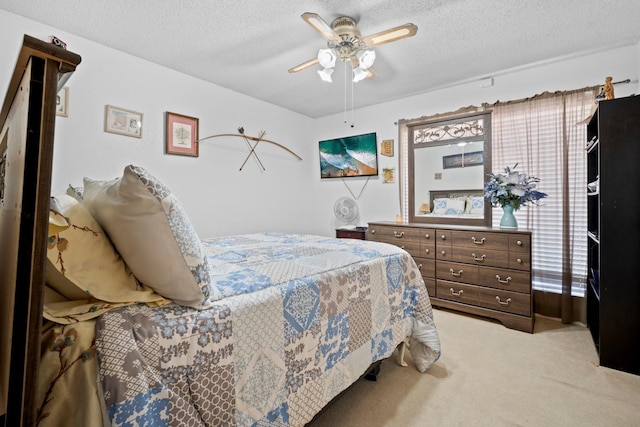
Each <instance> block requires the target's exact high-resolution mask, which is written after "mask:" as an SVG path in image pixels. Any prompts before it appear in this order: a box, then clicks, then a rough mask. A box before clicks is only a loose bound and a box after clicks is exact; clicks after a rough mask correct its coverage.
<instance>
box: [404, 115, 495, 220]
mask: <svg viewBox="0 0 640 427" xmlns="http://www.w3.org/2000/svg"><path fill="white" fill-rule="evenodd" d="M475 119H481V120H482V126H483V132H482V138H480V137H479V135H472V136H464V132H462V134H463V135H462V136H460V137H454V138H452V139H447V140H444V141H442V140H440V141H437V140H434V141H431V142H424V143H420V145H419V146H416V143H415V142H414V132H415V131H416V130H419V129H422V128H424V127H429V128H442V131H443V132H446V131H447V130H449V129H450V128H451V126H455V125H460V124H464V123H466V122H470V121H473V120H475ZM407 129H408V138H409V143H408V150H407V160H408V162H407V163H408V181H409V191H408V193H409V194H408V204H409V222H414V223H427V224H456V225H474V226H486V227H490V226H491V224H492V218H491V212H492V206H491V204H490V203H489V201H488V200H487V199H486V198H485V200H484V218H469V219H465V218H443V217H438V218H427V217H421V216H416V214H415V212H416V200H415V199H416V197H415V183H414V176H415V175H414V173H415V164H414V162H415V153H414V150H419V149H422V148H428V147H433V146H437V145H444V144H451V141H452V140H455V141H478V140H480V139H482V140H483V141H484V146H483V151H484V154H483V161H484V176H485V177H487V176H488V175H489V174H490V173H491V112H490V111H482V112H478V113H472V114H465V115H458V116H455V117H447V118H439V119H433V120H425V121H419V122H415V123H412V124H408V125H407ZM484 184H485V182H484V181H483V182H482V188H483V189H484Z"/></svg>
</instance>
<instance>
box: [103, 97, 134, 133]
mask: <svg viewBox="0 0 640 427" xmlns="http://www.w3.org/2000/svg"><path fill="white" fill-rule="evenodd" d="M104 131H105V132H110V133H117V134H119V135H126V136H132V137H134V138H142V113H138V112H137V111H131V110H125V109H124V108H120V107H114V106H113V105H107V112H106V115H105V120H104Z"/></svg>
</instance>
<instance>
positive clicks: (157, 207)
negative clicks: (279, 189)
mask: <svg viewBox="0 0 640 427" xmlns="http://www.w3.org/2000/svg"><path fill="white" fill-rule="evenodd" d="M84 203H85V205H86V206H87V208H88V209H89V211H90V212H91V213H92V214H93V216H94V217H95V218H96V219H97V220H98V222H99V223H100V225H102V227H103V228H104V229H105V230H106V232H107V234H108V235H109V237H110V238H111V241H112V242H113V244H114V246H115V247H116V249H117V250H118V252H120V255H122V258H124V260H125V262H126V263H127V265H128V266H129V268H131V271H133V274H134V275H135V276H136V277H137V278H138V279H139V280H140V281H141V282H142V283H144V284H145V285H146V286H149V287H150V288H152V289H154V290H155V291H156V292H157V293H159V294H160V295H162V296H164V297H166V298H170V299H171V300H173V301H174V302H176V303H178V304H181V305H185V306H189V307H193V308H198V309H202V308H207V307H209V306H210V305H211V301H213V300H216V299H219V298H220V297H221V295H220V293H219V292H218V291H217V289H215V287H214V286H212V285H211V284H210V277H209V266H208V263H207V260H206V256H205V251H204V249H203V247H202V243H201V241H200V238H199V237H198V235H197V233H196V231H195V229H194V228H193V226H192V225H191V222H190V221H189V218H188V217H187V214H186V212H185V211H184V209H183V208H182V206H181V204H180V202H179V201H178V199H176V198H175V197H174V196H173V194H171V191H170V190H169V189H168V188H167V187H166V186H165V185H164V184H163V183H161V182H160V181H158V180H157V179H156V178H154V177H153V176H152V175H150V174H149V173H148V172H147V171H146V170H144V169H143V168H141V167H137V166H133V165H129V166H127V167H126V168H125V169H124V173H123V175H122V177H121V178H117V179H115V180H113V181H93V180H91V179H89V178H85V179H84ZM210 297H211V301H210Z"/></svg>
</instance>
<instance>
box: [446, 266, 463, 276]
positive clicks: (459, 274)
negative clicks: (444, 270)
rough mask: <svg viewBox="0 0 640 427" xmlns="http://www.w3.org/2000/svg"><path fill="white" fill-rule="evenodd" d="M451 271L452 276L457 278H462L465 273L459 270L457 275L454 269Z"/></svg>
mask: <svg viewBox="0 0 640 427" xmlns="http://www.w3.org/2000/svg"><path fill="white" fill-rule="evenodd" d="M449 271H450V272H451V275H452V276H456V277H460V276H462V273H464V271H463V270H458V272H457V273H456V272H455V271H453V268H450V269H449Z"/></svg>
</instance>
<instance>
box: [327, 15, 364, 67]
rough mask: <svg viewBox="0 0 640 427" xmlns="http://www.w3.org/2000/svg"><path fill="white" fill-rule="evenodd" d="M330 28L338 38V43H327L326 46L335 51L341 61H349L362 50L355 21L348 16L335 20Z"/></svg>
mask: <svg viewBox="0 0 640 427" xmlns="http://www.w3.org/2000/svg"><path fill="white" fill-rule="evenodd" d="M331 28H333V30H334V31H335V32H336V33H337V34H338V35H339V36H340V43H338V44H336V43H335V42H331V41H330V42H328V43H327V46H329V48H331V49H335V50H336V52H338V56H339V57H340V60H342V61H350V60H351V59H352V58H353V57H354V56H355V54H356V53H357V52H358V51H359V50H361V49H364V46H363V45H362V42H361V41H360V37H361V36H360V31H359V30H358V28H357V27H356V21H355V20H354V19H353V18H349V17H348V16H341V17H340V18H336V19H334V20H333V22H332V23H331Z"/></svg>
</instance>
